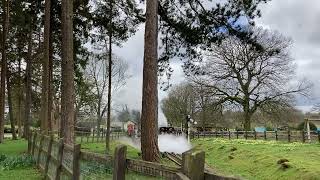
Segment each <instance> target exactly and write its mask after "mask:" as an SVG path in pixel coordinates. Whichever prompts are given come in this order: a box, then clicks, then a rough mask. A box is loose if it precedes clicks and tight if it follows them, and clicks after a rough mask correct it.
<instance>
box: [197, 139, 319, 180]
mask: <svg viewBox="0 0 320 180" xmlns="http://www.w3.org/2000/svg"><path fill="white" fill-rule="evenodd" d="M193 144H194V146H195V148H197V149H203V150H204V151H205V152H206V161H207V163H208V164H209V165H210V166H211V167H213V168H214V169H215V170H216V171H217V172H218V173H220V174H224V175H233V176H238V177H242V178H244V179H288V180H289V179H304V180H313V179H320V144H302V143H291V144H288V143H281V142H275V141H254V140H251V141H250V140H248V141H245V140H227V139H209V138H205V139H196V140H194V141H193ZM279 160H280V161H279ZM286 160H288V162H284V161H286ZM278 161H279V162H278Z"/></svg>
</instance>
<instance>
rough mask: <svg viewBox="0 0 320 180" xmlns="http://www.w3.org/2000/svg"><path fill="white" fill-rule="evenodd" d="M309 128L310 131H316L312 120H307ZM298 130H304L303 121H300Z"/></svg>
mask: <svg viewBox="0 0 320 180" xmlns="http://www.w3.org/2000/svg"><path fill="white" fill-rule="evenodd" d="M309 125H310V130H311V131H317V126H316V125H314V124H313V123H312V122H309ZM297 129H298V130H300V131H302V130H304V122H302V123H300V124H299V125H298V127H297Z"/></svg>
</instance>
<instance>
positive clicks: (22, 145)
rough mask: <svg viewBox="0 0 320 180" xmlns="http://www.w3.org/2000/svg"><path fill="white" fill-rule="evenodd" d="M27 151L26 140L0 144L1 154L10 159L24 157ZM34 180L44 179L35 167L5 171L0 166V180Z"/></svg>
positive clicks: (7, 141) (8, 141)
mask: <svg viewBox="0 0 320 180" xmlns="http://www.w3.org/2000/svg"><path fill="white" fill-rule="evenodd" d="M26 150H27V141H25V140H16V141H12V140H6V141H5V142H4V143H3V144H0V154H4V155H7V156H10V157H17V156H20V155H23V154H24V153H25V152H26ZM8 179H9V180H21V179H23V180H33V179H36V180H37V179H42V178H41V175H40V173H39V172H38V170H37V169H36V168H35V167H21V168H15V169H13V170H5V169H3V167H2V166H1V165H0V180H8Z"/></svg>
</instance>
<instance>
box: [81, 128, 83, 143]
mask: <svg viewBox="0 0 320 180" xmlns="http://www.w3.org/2000/svg"><path fill="white" fill-rule="evenodd" d="M80 134H81V137H80V142H81V143H82V141H83V132H82V131H81V133H80Z"/></svg>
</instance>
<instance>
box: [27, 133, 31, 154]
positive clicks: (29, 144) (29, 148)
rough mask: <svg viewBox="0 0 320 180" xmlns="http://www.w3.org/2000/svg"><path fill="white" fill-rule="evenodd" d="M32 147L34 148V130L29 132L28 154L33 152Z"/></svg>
mask: <svg viewBox="0 0 320 180" xmlns="http://www.w3.org/2000/svg"><path fill="white" fill-rule="evenodd" d="M31 148H32V132H30V133H29V134H28V154H29V155H30V154H31Z"/></svg>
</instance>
